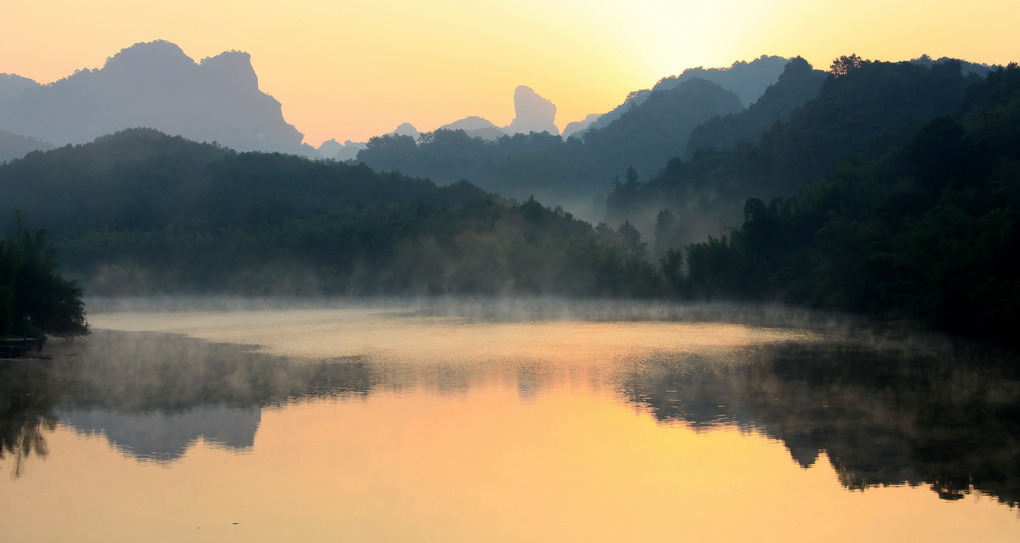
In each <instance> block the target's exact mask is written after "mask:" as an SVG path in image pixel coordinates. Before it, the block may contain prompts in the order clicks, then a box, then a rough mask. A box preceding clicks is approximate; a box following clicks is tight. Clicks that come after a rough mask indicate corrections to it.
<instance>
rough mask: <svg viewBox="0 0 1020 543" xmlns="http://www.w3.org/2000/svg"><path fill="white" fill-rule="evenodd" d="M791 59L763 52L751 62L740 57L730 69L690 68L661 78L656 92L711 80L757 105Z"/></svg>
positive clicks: (653, 88) (745, 101) (743, 100)
mask: <svg viewBox="0 0 1020 543" xmlns="http://www.w3.org/2000/svg"><path fill="white" fill-rule="evenodd" d="M787 62H789V59H787V58H783V57H776V56H767V55H762V56H760V57H758V58H756V59H754V60H752V61H751V62H746V61H743V60H738V61H736V62H734V63H733V64H732V65H730V67H729V68H703V67H700V66H699V67H697V68H688V69H686V70H684V71H683V73H681V74H680V75H677V76H671V77H667V78H664V79H662V80H660V81H659V82H658V83H656V84H655V86H654V87H652V90H653V91H657V90H664V89H671V88H674V87H676V86H677V85H679V84H681V83H683V82H684V81H687V80H690V79H707V80H708V81H711V82H713V83H716V84H718V85H719V86H721V87H722V88H724V89H727V90H731V91H733V92H734V93H735V94H736V95H737V96H738V97H739V98H740V101H741V103H743V104H744V105H745V106H748V105H750V104H753V103H754V102H755V101H756V100H758V98H759V97H760V96H761V95H762V93H764V92H765V89H766V88H768V86H769V85H771V84H772V83H775V81H776V79H777V78H778V77H779V74H781V73H783V69H784V68H785V67H786V63H787Z"/></svg>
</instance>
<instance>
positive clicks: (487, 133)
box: [439, 115, 507, 141]
mask: <svg viewBox="0 0 1020 543" xmlns="http://www.w3.org/2000/svg"><path fill="white" fill-rule="evenodd" d="M439 130H463V131H464V133H465V134H467V135H469V136H471V137H473V138H482V139H483V140H490V141H491V140H497V139H499V138H501V137H503V136H505V135H507V133H506V132H505V131H504V130H503V129H502V128H500V127H498V126H496V125H495V124H493V123H492V122H491V121H489V120H488V119H483V118H481V117H479V116H477V115H472V116H470V117H465V118H463V119H461V120H459V121H454V122H452V123H450V124H444V125H443V126H440V127H439Z"/></svg>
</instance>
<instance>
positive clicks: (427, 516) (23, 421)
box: [0, 300, 1020, 542]
mask: <svg viewBox="0 0 1020 543" xmlns="http://www.w3.org/2000/svg"><path fill="white" fill-rule="evenodd" d="M164 302H165V301H164ZM98 307H99V309H92V310H91V312H90V313H91V314H90V316H89V319H90V322H91V323H92V326H93V329H94V332H93V334H92V335H91V336H89V337H87V338H85V339H79V340H74V341H60V340H53V341H51V342H50V344H49V345H48V346H47V354H48V355H49V356H50V358H48V359H31V360H6V361H2V360H0V438H2V440H3V441H2V443H0V445H2V449H0V450H2V457H0V468H2V469H3V474H2V475H0V477H2V478H0V511H2V513H0V514H2V516H3V520H2V522H0V541H12V542H14V541H17V542H33V541H40V542H60V541H68V542H72V541H73V542H89V541H103V542H110V541H132V542H147V541H173V542H188V541H217V542H221V541H244V542H262V541H265V542H277V541H330V542H334V541H357V542H362V541H364V542H371V541H387V542H389V541H414V542H424V541H442V542H460V541H463V542H479V541H485V542H503V541H506V542H510V541H513V542H523V541H549V542H565V541H587V542H598V541H638V540H644V539H654V540H660V541H661V540H670V541H673V540H678V541H679V540H682V541H786V542H790V541H854V542H857V541H862V540H865V541H871V542H876V541H890V542H892V541H896V542H901V541H977V540H980V541H1017V540H1018V539H1020V514H1018V509H1017V506H1018V505H1020V424H1018V422H1020V360H1017V359H1016V356H1015V355H1012V354H1008V353H999V352H995V351H991V350H987V349H979V348H976V347H973V346H967V345H961V344H960V343H958V342H954V341H950V340H948V339H946V338H940V337H938V336H931V335H914V334H912V333H907V332H904V331H901V330H896V331H890V330H883V329H881V328H878V329H875V328H868V327H862V326H860V325H857V324H854V323H850V322H849V321H848V322H846V323H844V322H841V321H840V319H839V318H837V317H831V316H819V315H809V314H802V315H795V314H792V313H783V312H782V311H777V310H773V309H769V308H765V309H762V308H757V309H753V310H742V311H738V312H736V313H733V314H732V315H731V314H729V310H730V309H733V308H723V309H719V308H708V307H700V308H695V307H691V306H669V305H657V306H653V305H648V306H645V305H620V304H611V303H608V302H590V303H587V304H581V303H577V304H574V305H569V304H568V305H564V304H561V303H559V302H555V301H538V302H509V303H507V302H497V301H486V300H475V301H473V302H470V303H467V304H462V303H454V302H449V301H446V302H416V303H403V302H393V301H391V302H381V303H376V304H372V305H367V304H363V303H350V302H345V301H340V300H336V301H322V302H319V303H316V304H314V305H307V304H305V305H295V304H279V303H262V304H260V303H252V302H244V301H236V300H235V301H230V300H226V301H220V302H217V303H209V302H206V303H204V304H202V305H201V306H200V307H191V306H189V305H188V304H186V303H176V304H174V303H162V304H161V303H158V302H157V303H154V304H151V305H141V304H139V303H137V302H134V303H130V304H120V305H118V304H116V303H111V302H109V301H107V302H106V303H103V304H98Z"/></svg>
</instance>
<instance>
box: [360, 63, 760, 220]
mask: <svg viewBox="0 0 1020 543" xmlns="http://www.w3.org/2000/svg"><path fill="white" fill-rule="evenodd" d="M740 109H741V103H740V99H739V98H737V96H736V95H735V94H734V93H733V92H731V91H728V90H726V89H724V88H722V87H721V86H719V85H718V84H716V83H712V82H709V81H706V80H704V79H690V80H686V81H683V82H681V83H679V84H678V85H676V86H675V87H672V88H668V89H663V90H660V91H654V92H652V93H651V94H650V95H649V96H648V98H647V99H645V100H644V101H643V102H641V103H640V104H638V105H634V106H633V107H631V108H629V109H628V110H627V111H625V112H624V113H622V114H621V115H620V116H619V118H617V119H616V120H614V121H613V122H611V123H610V124H609V125H607V126H605V127H603V128H592V129H589V130H588V131H586V132H585V133H584V136H583V138H569V139H567V140H566V141H564V140H563V139H562V138H560V137H559V136H554V135H551V134H548V133H544V132H543V133H534V132H533V133H530V134H517V135H514V136H505V137H502V138H499V139H498V140H496V141H486V140H483V139H481V138H472V137H470V136H468V135H467V134H465V133H464V132H463V131H459V130H458V131H450V130H436V131H435V132H431V133H427V134H424V135H422V137H420V138H419V139H418V140H415V139H414V138H411V137H410V136H397V135H387V136H381V137H376V138H372V139H371V140H370V141H369V142H368V148H367V149H365V150H363V151H361V152H359V153H358V160H359V161H362V162H364V163H365V164H367V165H369V166H370V167H372V168H374V169H378V170H383V171H392V170H396V171H400V172H404V173H407V174H410V175H415V176H420V177H427V178H430V179H432V180H434V181H436V182H437V183H443V184H445V183H451V182H455V181H457V180H460V179H469V180H471V182H472V183H476V184H478V185H479V186H480V187H483V188H484V189H486V190H491V191H495V192H499V193H500V194H503V195H506V196H510V197H514V198H518V199H525V198H528V197H529V196H532V195H534V196H535V197H537V198H539V199H541V200H543V201H548V202H560V203H576V202H584V203H588V202H590V201H591V200H592V198H593V197H594V196H596V195H598V194H602V193H604V192H605V191H606V190H607V189H608V188H609V186H610V183H611V181H612V180H613V178H614V177H619V176H620V175H623V173H624V172H625V171H626V170H627V168H629V167H634V168H637V169H638V170H639V171H642V172H645V173H648V174H651V173H654V172H656V171H658V170H659V169H661V168H662V166H663V165H664V164H665V163H666V161H667V160H669V159H670V158H671V157H674V156H678V155H682V154H683V152H684V149H686V146H687V141H688V139H689V138H690V135H691V133H692V132H693V131H694V129H695V128H696V127H697V126H698V125H700V124H701V123H703V122H705V121H706V120H708V119H711V118H713V117H715V116H718V115H725V114H728V113H734V112H736V111H739V110H740Z"/></svg>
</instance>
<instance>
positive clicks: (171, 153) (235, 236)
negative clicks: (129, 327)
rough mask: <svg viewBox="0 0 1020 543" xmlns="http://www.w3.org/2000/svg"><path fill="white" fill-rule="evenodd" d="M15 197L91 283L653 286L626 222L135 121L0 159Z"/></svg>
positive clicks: (632, 289)
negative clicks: (253, 149) (187, 135)
mask: <svg viewBox="0 0 1020 543" xmlns="http://www.w3.org/2000/svg"><path fill="white" fill-rule="evenodd" d="M15 208H17V209H21V210H24V211H25V213H26V216H28V217H29V218H30V219H31V220H32V222H33V224H39V225H45V226H46V227H47V228H48V229H49V230H51V231H52V233H53V239H54V244H55V247H56V248H57V249H58V251H59V255H60V259H61V263H62V266H63V268H64V269H65V270H67V271H68V273H70V274H72V275H73V276H75V277H78V278H80V279H81V280H82V282H83V283H84V285H85V286H86V287H87V288H88V289H89V292H90V293H92V294H152V293H159V292H194V293H208V292H218V293H222V292H230V293H237V294H266V293H275V294H321V293H333V294H341V293H343V294H371V293H377V294H378V293H385V294H429V293H488V294H494V293H500V294H541V293H554V292H555V293H564V294H576V295H602V296H617V295H652V294H661V292H660V291H659V290H658V289H659V288H660V286H661V284H660V283H659V282H658V278H657V270H656V267H655V266H654V265H652V264H651V263H649V262H647V261H646V260H645V259H644V258H643V246H642V245H641V244H640V240H639V239H638V238H639V236H638V234H637V232H636V231H635V230H633V228H632V227H630V226H629V225H624V226H620V227H618V228H615V229H611V228H609V227H607V226H604V225H602V226H600V227H598V228H593V227H592V226H591V225H589V224H587V223H584V222H582V221H579V220H577V219H574V218H573V217H572V216H571V215H570V214H569V213H565V212H563V211H560V210H552V209H549V208H547V207H545V206H542V205H541V204H539V203H538V202H536V201H534V200H527V201H525V202H523V203H520V204H518V203H515V202H512V201H509V200H506V199H504V198H502V197H499V196H496V195H491V194H488V193H486V192H484V191H482V190H480V189H479V188H477V187H475V186H474V185H472V184H470V183H468V182H460V183H455V184H452V185H449V186H445V187H437V186H436V185H435V184H434V183H432V182H431V181H427V180H422V179H415V178H410V177H406V176H403V175H400V174H396V173H386V174H384V173H378V172H376V171H373V170H371V169H369V168H368V167H366V166H364V165H358V166H351V165H347V164H343V163H337V162H327V161H312V160H308V159H305V158H301V157H297V156H293V155H282V154H275V153H272V154H266V153H238V152H235V151H232V150H229V149H225V148H222V147H219V146H216V145H210V144H200V143H195V142H192V141H189V140H186V139H184V138H181V137H171V136H167V135H164V134H162V133H159V132H157V131H154V130H148V129H133V130H127V131H123V132H119V133H117V134H113V135H110V136H105V137H103V138H99V139H97V140H96V141H94V142H92V143H89V144H84V145H76V146H66V147H63V148H59V149H55V150H52V151H48V152H35V153H30V154H29V155H27V156H26V157H24V158H23V159H19V160H14V161H11V162H9V163H8V164H5V165H2V166H0V213H5V212H9V211H11V210H13V209H15Z"/></svg>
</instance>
